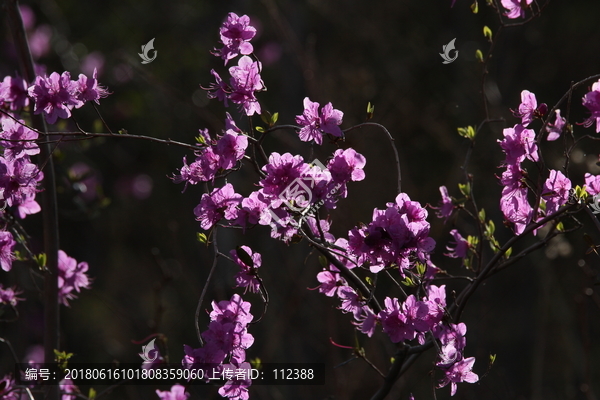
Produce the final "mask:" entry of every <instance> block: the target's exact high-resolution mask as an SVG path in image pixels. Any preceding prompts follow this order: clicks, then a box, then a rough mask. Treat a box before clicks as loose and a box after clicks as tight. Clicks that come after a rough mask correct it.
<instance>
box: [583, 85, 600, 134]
mask: <svg viewBox="0 0 600 400" xmlns="http://www.w3.org/2000/svg"><path fill="white" fill-rule="evenodd" d="M583 105H584V106H585V107H586V108H587V109H588V110H590V112H591V113H592V115H590V116H589V118H588V119H586V120H585V121H583V126H585V127H586V128H588V127H590V126H592V125H593V124H594V122H595V123H596V133H600V80H598V82H595V83H594V84H593V85H592V90H591V91H590V92H588V93H586V94H585V96H583Z"/></svg>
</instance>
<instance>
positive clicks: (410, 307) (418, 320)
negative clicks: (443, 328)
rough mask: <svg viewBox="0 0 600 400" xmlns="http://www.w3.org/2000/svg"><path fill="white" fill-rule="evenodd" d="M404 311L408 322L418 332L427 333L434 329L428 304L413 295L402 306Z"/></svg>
mask: <svg viewBox="0 0 600 400" xmlns="http://www.w3.org/2000/svg"><path fill="white" fill-rule="evenodd" d="M402 310H403V311H404V313H405V315H406V321H407V323H409V324H410V325H411V326H412V327H413V329H414V330H415V331H417V332H426V331H428V330H430V329H431V328H432V327H433V324H431V320H430V319H429V306H428V304H427V302H424V301H420V300H417V298H416V297H415V295H413V294H411V295H410V296H408V297H407V298H406V300H405V301H404V304H402Z"/></svg>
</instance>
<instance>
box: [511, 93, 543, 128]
mask: <svg viewBox="0 0 600 400" xmlns="http://www.w3.org/2000/svg"><path fill="white" fill-rule="evenodd" d="M547 111H548V106H547V105H546V104H540V106H539V107H538V105H537V100H536V98H535V94H533V93H531V92H530V91H529V90H523V91H522V92H521V104H519V111H516V112H515V111H513V113H514V115H515V117H519V118H521V125H523V126H524V127H527V126H529V124H530V123H531V121H533V119H534V118H540V117H543V116H544V114H546V112H547Z"/></svg>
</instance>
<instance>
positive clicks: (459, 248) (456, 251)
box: [444, 229, 470, 258]
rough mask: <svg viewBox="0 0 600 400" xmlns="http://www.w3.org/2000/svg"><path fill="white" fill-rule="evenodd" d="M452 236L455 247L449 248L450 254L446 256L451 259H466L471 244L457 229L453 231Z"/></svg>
mask: <svg viewBox="0 0 600 400" xmlns="http://www.w3.org/2000/svg"><path fill="white" fill-rule="evenodd" d="M450 234H451V235H452V236H453V237H454V247H453V248H452V247H450V246H447V247H446V249H447V250H448V251H449V253H446V254H444V255H445V256H448V257H450V258H465V257H466V256H467V253H468V252H469V247H470V246H469V242H467V240H466V239H465V238H464V237H462V236H461V234H460V233H458V231H457V230H456V229H452V230H451V231H450Z"/></svg>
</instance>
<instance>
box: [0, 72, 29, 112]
mask: <svg viewBox="0 0 600 400" xmlns="http://www.w3.org/2000/svg"><path fill="white" fill-rule="evenodd" d="M2 103H6V104H10V109H11V110H12V111H17V110H20V109H21V108H24V107H27V106H28V105H29V96H28V91H27V81H25V79H23V78H21V77H20V76H18V75H17V76H16V77H15V78H13V77H12V76H5V77H4V80H3V81H2V82H0V105H1V104H2Z"/></svg>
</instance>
